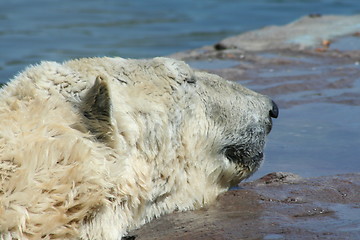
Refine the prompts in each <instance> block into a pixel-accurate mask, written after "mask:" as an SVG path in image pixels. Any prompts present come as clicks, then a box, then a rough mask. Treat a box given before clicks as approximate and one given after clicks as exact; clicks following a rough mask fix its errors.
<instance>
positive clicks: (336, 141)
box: [252, 103, 360, 179]
mask: <svg viewBox="0 0 360 240" xmlns="http://www.w3.org/2000/svg"><path fill="white" fill-rule="evenodd" d="M356 116H357V117H358V116H360V106H356V107H354V106H348V105H340V104H330V103H312V104H304V105H299V106H295V107H292V108H290V109H286V110H283V111H281V115H280V117H279V118H278V119H276V121H274V127H273V131H272V132H271V133H270V135H269V137H268V144H267V147H266V153H267V154H266V160H265V162H264V164H263V166H262V167H261V168H260V170H259V171H258V172H257V173H255V174H254V176H253V177H252V179H254V178H258V177H261V176H262V175H265V174H266V173H269V172H274V171H283V172H293V173H296V174H299V175H301V176H303V177H311V176H323V175H329V174H339V173H348V172H359V171H360V163H359V156H360V148H359V146H360V137H359V136H360V121H356V120H355V119H354V118H356Z"/></svg>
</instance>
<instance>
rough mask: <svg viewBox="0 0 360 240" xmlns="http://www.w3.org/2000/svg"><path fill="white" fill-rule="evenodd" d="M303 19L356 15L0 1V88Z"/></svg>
mask: <svg viewBox="0 0 360 240" xmlns="http://www.w3.org/2000/svg"><path fill="white" fill-rule="evenodd" d="M309 13H322V14H355V13H360V2H359V1H358V0H341V1H339V0H292V1H285V0H241V1H240V0H238V1H236V0H201V1H192V0H182V1H166V0H152V1H147V0H136V1H132V0H118V1H116V0H86V1H85V0H61V1H59V0H52V1H48V0H32V1H28V0H12V1H5V0H1V1H0V82H6V81H8V79H9V78H11V77H12V76H13V75H14V74H16V73H17V72H18V71H20V70H22V69H23V68H24V67H25V66H27V65H29V64H34V63H37V62H39V61H41V60H54V61H64V60H67V59H70V58H79V57H89V56H105V55H106V56H122V57H134V58H147V57H154V56H160V55H168V54H171V53H174V52H178V51H184V50H188V49H192V48H196V47H201V46H203V45H208V44H214V43H216V42H217V41H219V40H221V39H223V38H224V37H227V36H231V35H235V34H239V33H241V32H244V31H248V30H252V29H258V28H261V27H263V26H266V25H269V24H286V23H288V22H290V21H293V20H295V19H296V18H298V17H300V16H303V15H307V14H309Z"/></svg>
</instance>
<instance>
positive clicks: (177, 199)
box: [0, 57, 278, 240]
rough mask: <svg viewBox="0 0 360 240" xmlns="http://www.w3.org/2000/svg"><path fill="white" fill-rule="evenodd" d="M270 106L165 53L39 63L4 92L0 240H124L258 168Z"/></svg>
mask: <svg viewBox="0 0 360 240" xmlns="http://www.w3.org/2000/svg"><path fill="white" fill-rule="evenodd" d="M277 116H278V108H277V107H276V104H275V103H274V102H273V101H272V100H270V99H269V98H268V97H266V96H263V95H261V94H258V93H255V92H253V91H251V90H249V89H247V88H245V87H243V86H241V85H239V84H236V83H233V82H230V81H226V80H224V79H222V78H221V77H219V76H216V75H212V74H209V73H205V72H200V71H195V70H192V69H191V68H190V67H189V66H188V65H187V64H185V63H184V62H181V61H177V60H173V59H168V58H154V59H148V60H134V59H122V58H106V57H105V58H87V59H78V60H72V61H68V62H65V63H62V64H60V63H56V62H42V63H41V64H39V65H36V66H31V67H29V68H27V69H26V70H25V71H24V72H22V73H20V74H19V75H17V76H16V77H15V78H14V79H13V80H12V81H11V82H9V83H8V84H7V85H6V86H5V87H3V89H2V90H1V92H0V236H1V237H0V239H104V240H113V239H121V237H122V236H124V235H125V234H126V233H127V232H128V231H130V230H132V229H135V228H138V227H139V226H141V225H142V224H144V223H146V222H149V221H150V220H151V219H153V218H156V217H159V216H160V215H163V214H166V213H171V212H173V211H184V210H189V209H195V208H200V207H202V206H204V205H206V204H209V203H211V202H213V201H214V200H215V198H216V197H217V196H218V195H219V194H220V193H222V192H224V191H226V190H228V188H229V187H231V186H234V185H236V184H238V183H239V182H240V181H241V180H243V179H245V178H247V177H249V176H250V175H251V174H252V173H253V172H254V171H255V170H256V169H257V168H258V167H259V166H260V164H261V162H262V159H263V149H264V144H265V137H266V135H267V134H268V133H269V132H270V130H271V127H272V119H271V118H276V117H277Z"/></svg>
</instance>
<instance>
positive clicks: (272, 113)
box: [269, 101, 279, 118]
mask: <svg viewBox="0 0 360 240" xmlns="http://www.w3.org/2000/svg"><path fill="white" fill-rule="evenodd" d="M271 102H272V109H271V110H270V112H269V115H270V117H272V118H277V117H278V116H279V108H278V106H277V105H276V103H275V102H274V101H271Z"/></svg>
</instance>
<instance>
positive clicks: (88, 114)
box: [80, 76, 113, 146]
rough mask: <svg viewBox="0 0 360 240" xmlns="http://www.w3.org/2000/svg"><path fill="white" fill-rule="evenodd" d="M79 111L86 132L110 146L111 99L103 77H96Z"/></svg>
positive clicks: (111, 133)
mask: <svg viewBox="0 0 360 240" xmlns="http://www.w3.org/2000/svg"><path fill="white" fill-rule="evenodd" d="M80 109H81V112H82V115H83V116H84V118H83V119H84V123H85V125H86V126H85V127H86V128H87V130H88V131H90V133H91V134H93V135H94V136H95V137H96V138H97V139H98V140H99V141H101V142H104V143H105V144H106V145H108V146H112V142H113V126H112V124H111V99H110V93H109V89H108V85H107V83H106V81H105V80H104V77H101V76H98V77H96V80H95V83H94V85H93V86H92V87H91V88H90V89H89V91H88V92H87V93H86V95H85V97H84V99H83V101H82V103H81V107H80Z"/></svg>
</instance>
